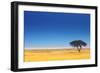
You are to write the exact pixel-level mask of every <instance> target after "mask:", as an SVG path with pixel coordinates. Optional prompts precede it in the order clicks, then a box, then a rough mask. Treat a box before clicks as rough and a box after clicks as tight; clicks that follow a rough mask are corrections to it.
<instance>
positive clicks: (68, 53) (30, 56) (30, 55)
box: [24, 49, 90, 62]
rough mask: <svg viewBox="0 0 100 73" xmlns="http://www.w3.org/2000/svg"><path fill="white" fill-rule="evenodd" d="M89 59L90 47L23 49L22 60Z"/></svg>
mask: <svg viewBox="0 0 100 73" xmlns="http://www.w3.org/2000/svg"><path fill="white" fill-rule="evenodd" d="M79 59H90V49H82V50H81V51H80V53H79V52H78V50H77V49H38V50H24V62H36V61H50V60H52V61H53V60H79Z"/></svg>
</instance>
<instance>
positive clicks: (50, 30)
mask: <svg viewBox="0 0 100 73" xmlns="http://www.w3.org/2000/svg"><path fill="white" fill-rule="evenodd" d="M73 40H83V41H85V42H86V43H87V44H88V46H89V43H90V15H89V14H79V13H56V12H33V11H24V47H25V48H44V47H69V46H70V45H69V42H71V41H73Z"/></svg>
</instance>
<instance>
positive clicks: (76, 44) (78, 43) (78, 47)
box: [70, 40, 87, 52]
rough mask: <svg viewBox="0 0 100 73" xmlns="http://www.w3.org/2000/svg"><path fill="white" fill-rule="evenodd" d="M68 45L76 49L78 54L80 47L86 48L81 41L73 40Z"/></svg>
mask: <svg viewBox="0 0 100 73" xmlns="http://www.w3.org/2000/svg"><path fill="white" fill-rule="evenodd" d="M70 45H71V46H73V47H76V48H77V50H78V52H80V50H81V49H82V46H86V45H87V44H86V43H85V42H84V41H82V40H74V41H72V42H70Z"/></svg>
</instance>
